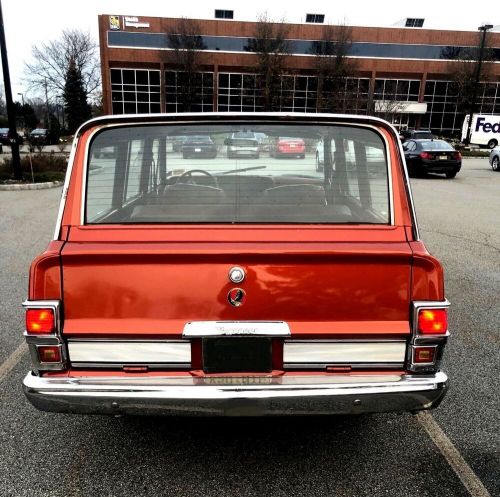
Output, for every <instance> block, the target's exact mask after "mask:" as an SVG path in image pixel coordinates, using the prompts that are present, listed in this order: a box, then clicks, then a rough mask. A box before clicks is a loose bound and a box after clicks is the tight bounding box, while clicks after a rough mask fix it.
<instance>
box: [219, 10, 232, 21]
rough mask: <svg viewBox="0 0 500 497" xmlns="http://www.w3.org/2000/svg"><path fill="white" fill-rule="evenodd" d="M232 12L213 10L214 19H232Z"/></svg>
mask: <svg viewBox="0 0 500 497" xmlns="http://www.w3.org/2000/svg"><path fill="white" fill-rule="evenodd" d="M233 17H234V10H219V9H215V18H216V19H233Z"/></svg>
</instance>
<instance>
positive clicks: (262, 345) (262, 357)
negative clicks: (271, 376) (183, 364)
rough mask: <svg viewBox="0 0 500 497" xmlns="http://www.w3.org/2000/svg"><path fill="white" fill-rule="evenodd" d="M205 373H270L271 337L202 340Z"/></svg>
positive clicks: (211, 338) (210, 338)
mask: <svg viewBox="0 0 500 497" xmlns="http://www.w3.org/2000/svg"><path fill="white" fill-rule="evenodd" d="M202 360H203V371H204V372H205V373H270V372H271V371H272V339H271V338H269V337H235V336H233V337H206V338H202Z"/></svg>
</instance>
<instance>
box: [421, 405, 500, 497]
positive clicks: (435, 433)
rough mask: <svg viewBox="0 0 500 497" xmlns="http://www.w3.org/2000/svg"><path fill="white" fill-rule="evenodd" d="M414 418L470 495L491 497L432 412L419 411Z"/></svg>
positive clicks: (473, 496)
mask: <svg viewBox="0 0 500 497" xmlns="http://www.w3.org/2000/svg"><path fill="white" fill-rule="evenodd" d="M416 418H417V420H418V422H419V423H420V424H421V425H422V426H423V427H424V429H425V431H426V432H427V433H428V435H429V437H431V440H432V441H433V442H434V444H435V445H436V447H437V448H438V449H439V451H440V452H441V454H443V456H444V458H445V459H446V460H447V461H448V464H449V465H450V466H451V468H452V469H453V471H454V472H455V474H456V475H457V476H458V477H459V478H460V481H461V482H462V483H463V485H464V487H465V488H466V489H467V491H468V492H469V494H470V495H471V496H472V497H491V494H490V493H489V492H488V490H486V488H485V486H484V485H483V484H482V482H481V480H480V479H479V478H478V477H477V475H476V473H474V471H472V469H471V467H470V466H469V465H468V464H467V462H466V461H465V459H464V458H463V457H462V455H461V454H460V452H458V450H457V448H456V447H455V446H454V445H453V443H452V442H451V440H450V439H449V438H448V437H447V436H446V434H445V432H444V431H443V430H442V429H441V427H440V426H439V425H438V424H437V422H436V420H435V419H434V418H433V417H432V414H431V413H430V412H428V411H421V412H419V413H418V414H417V416H416Z"/></svg>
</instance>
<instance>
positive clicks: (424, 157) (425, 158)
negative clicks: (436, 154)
mask: <svg viewBox="0 0 500 497" xmlns="http://www.w3.org/2000/svg"><path fill="white" fill-rule="evenodd" d="M420 158H421V159H424V160H429V159H432V155H431V154H430V153H429V152H422V153H421V154H420Z"/></svg>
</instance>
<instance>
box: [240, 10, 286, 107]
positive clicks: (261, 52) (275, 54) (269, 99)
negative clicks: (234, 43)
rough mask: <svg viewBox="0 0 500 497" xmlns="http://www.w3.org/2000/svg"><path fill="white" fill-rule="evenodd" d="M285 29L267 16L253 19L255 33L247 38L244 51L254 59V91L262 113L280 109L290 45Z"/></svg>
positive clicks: (284, 25)
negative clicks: (256, 92)
mask: <svg viewBox="0 0 500 497" xmlns="http://www.w3.org/2000/svg"><path fill="white" fill-rule="evenodd" d="M288 33H289V27H288V25H287V24H286V23H285V21H284V20H283V19H282V20H281V21H279V22H273V21H272V20H271V19H270V18H269V17H268V15H267V13H264V14H260V15H259V16H258V18H257V24H256V27H255V34H254V37H253V38H249V39H248V44H247V46H246V50H247V51H249V52H254V53H255V54H256V57H257V62H256V64H255V72H256V73H257V75H258V77H257V78H256V86H257V90H258V91H259V92H260V94H261V95H262V107H263V109H262V110H264V111H274V110H280V108H281V101H282V99H283V87H282V85H283V82H284V81H286V78H283V76H284V74H285V72H286V70H285V68H286V63H287V58H288V57H289V55H290V53H291V48H292V47H291V42H290V40H288V38H287V37H288Z"/></svg>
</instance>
